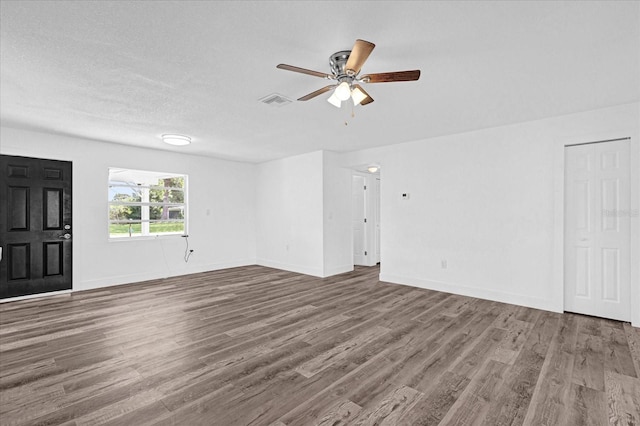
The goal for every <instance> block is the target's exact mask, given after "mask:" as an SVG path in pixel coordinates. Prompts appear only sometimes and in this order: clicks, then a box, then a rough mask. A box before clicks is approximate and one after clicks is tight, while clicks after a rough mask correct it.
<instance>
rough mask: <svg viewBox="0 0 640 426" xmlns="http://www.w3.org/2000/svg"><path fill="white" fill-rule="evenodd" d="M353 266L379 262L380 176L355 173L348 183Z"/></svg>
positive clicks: (371, 264) (370, 264)
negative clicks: (349, 185) (349, 188)
mask: <svg viewBox="0 0 640 426" xmlns="http://www.w3.org/2000/svg"><path fill="white" fill-rule="evenodd" d="M351 206H352V207H351V212H352V213H351V218H352V235H353V264H354V265H361V266H373V265H376V264H377V263H380V175H379V174H374V173H371V172H369V173H367V172H360V171H354V172H353V175H352V180H351Z"/></svg>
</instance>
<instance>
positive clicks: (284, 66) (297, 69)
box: [276, 64, 333, 79]
mask: <svg viewBox="0 0 640 426" xmlns="http://www.w3.org/2000/svg"><path fill="white" fill-rule="evenodd" d="M276 68H280V69H281V70H287V71H293V72H299V73H301V74H307V75H312V76H314V77H321V78H328V79H333V76H332V75H329V74H327V73H324V72H319V71H313V70H308V69H306V68H300V67H294V66H293V65H287V64H279V65H277V66H276Z"/></svg>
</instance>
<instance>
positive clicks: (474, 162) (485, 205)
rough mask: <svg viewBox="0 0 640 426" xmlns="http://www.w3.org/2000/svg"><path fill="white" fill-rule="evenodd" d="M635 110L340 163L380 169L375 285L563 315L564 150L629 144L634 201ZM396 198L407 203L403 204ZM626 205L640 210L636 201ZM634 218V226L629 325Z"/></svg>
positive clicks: (420, 144) (638, 235) (638, 272)
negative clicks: (576, 145)
mask: <svg viewBox="0 0 640 426" xmlns="http://www.w3.org/2000/svg"><path fill="white" fill-rule="evenodd" d="M638 108H639V105H638V104H637V103H634V104H629V105H622V106H619V107H614V108H608V109H604V110H598V111H591V112H586V113H581V114H573V115H569V116H564V117H557V118H553V119H547V120H540V121H535V122H528V123H521V124H514V125H510V126H504V127H499V128H492V129H486V130H481V131H476V132H470V133H465V134H459V135H452V136H446V137H440V138H433V139H428V140H422V141H415V142H410V143H405V144H399V145H393V146H387V147H382V148H377V149H371V150H364V151H358V152H354V153H350V154H347V155H345V158H344V162H345V164H347V165H348V164H352V165H357V164H365V163H379V164H380V165H381V222H382V230H381V233H382V236H381V244H382V259H381V260H382V261H381V279H383V280H385V281H390V282H395V283H402V284H409V285H415V286H419V287H424V288H431V289H436V290H442V291H447V292H452V293H459V294H465V295H469V296H474V297H481V298H487V299H492V300H498V301H503V302H508V303H516V304H520V305H525V306H531V307H536V308H541V309H547V310H552V311H558V312H561V311H562V310H563V303H564V302H563V282H562V281H563V279H562V271H563V266H562V257H563V254H562V247H563V246H562V244H563V242H562V235H563V234H562V231H563V229H562V226H563V225H562V223H563V217H564V216H563V214H564V211H563V196H562V192H563V178H564V159H563V158H564V157H563V156H564V148H563V147H564V144H565V143H572V142H575V141H577V140H582V141H585V142H586V141H593V140H600V139H602V138H611V137H620V136H629V137H632V141H631V143H632V151H633V155H632V156H633V159H632V161H633V163H632V169H634V171H633V172H632V173H633V176H632V191H635V192H634V193H635V194H636V195H637V194H638V193H639V192H640V177H639V176H638V171H637V170H638V168H639V167H638V166H639V161H638V158H639V157H640V156H639V155H638V151H639V148H638V145H639V144H638V117H639V114H638ZM403 192H409V193H410V199H409V200H406V201H405V200H402V199H401V197H400V194H401V193H403ZM632 203H635V204H634V205H633V206H632V209H638V197H637V196H636V197H635V201H632ZM638 220H639V219H638V218H637V217H635V218H632V238H633V241H634V244H635V245H634V247H635V249H634V250H635V251H633V252H632V264H633V270H632V286H633V290H632V294H633V295H634V296H633V300H632V303H633V306H632V310H633V311H634V316H635V317H634V320H633V322H634V324H636V325H640V317H639V315H640V314H639V312H640V290H639V288H640V265H639V264H640V262H638V261H637V259H638V258H640V255H639V252H638V241H640V227H639V225H638ZM633 259H636V260H635V261H634V260H633ZM442 260H446V261H447V265H448V267H447V269H443V268H442V267H441V261H442Z"/></svg>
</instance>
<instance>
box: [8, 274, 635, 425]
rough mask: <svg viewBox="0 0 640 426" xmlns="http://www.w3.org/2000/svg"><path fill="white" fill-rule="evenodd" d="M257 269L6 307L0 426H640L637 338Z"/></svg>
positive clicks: (606, 325)
mask: <svg viewBox="0 0 640 426" xmlns="http://www.w3.org/2000/svg"><path fill="white" fill-rule="evenodd" d="M378 273H379V271H378V268H361V267H358V268H357V269H356V270H355V271H354V272H352V273H348V274H342V275H339V276H335V277H331V278H326V279H319V278H313V277H308V276H303V275H299V274H294V273H290V272H284V271H278V270H275V269H269V268H264V267H259V266H249V267H243V268H234V269H227V270H221V271H215V272H208V273H202V274H195V275H190V276H187V277H178V278H171V279H166V280H157V281H150V282H144V283H138V284H134V285H125V286H118V287H112V288H106V289H99V290H93V291H85V292H78V293H74V294H72V295H70V296H69V295H66V296H56V297H49V298H41V299H38V300H25V301H19V302H10V303H4V304H0V326H1V327H0V369H1V372H0V424H2V425H55V424H64V425H78V426H80V425H102V424H109V425H113V424H117V425H147V424H159V425H199V424H205V425H225V426H227V425H280V426H281V425H307V424H318V425H344V424H354V425H400V424H402V425H438V424H440V425H491V426H493V425H520V424H525V425H596V426H602V425H609V424H611V425H640V408H639V407H640V330H638V329H637V328H633V327H631V326H630V325H629V324H625V323H620V322H616V321H608V320H602V319H597V318H591V317H585V316H580V315H574V314H555V313H550V312H545V311H539V310H535V309H529V308H524V307H518V306H513V305H507V304H502V303H497V302H490V301H485V300H479V299H474V298H469V297H462V296H456V295H451V294H446V293H440V292H435V291H429V290H421V289H416V288H412V287H406V286H400V285H392V284H385V283H381V282H379V281H378V279H377V276H378Z"/></svg>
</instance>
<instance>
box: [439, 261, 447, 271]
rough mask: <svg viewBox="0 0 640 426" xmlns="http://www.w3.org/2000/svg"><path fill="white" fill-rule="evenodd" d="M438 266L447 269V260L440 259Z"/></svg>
mask: <svg viewBox="0 0 640 426" xmlns="http://www.w3.org/2000/svg"><path fill="white" fill-rule="evenodd" d="M440 266H441V267H442V269H447V260H446V259H442V260H441V261H440Z"/></svg>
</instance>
